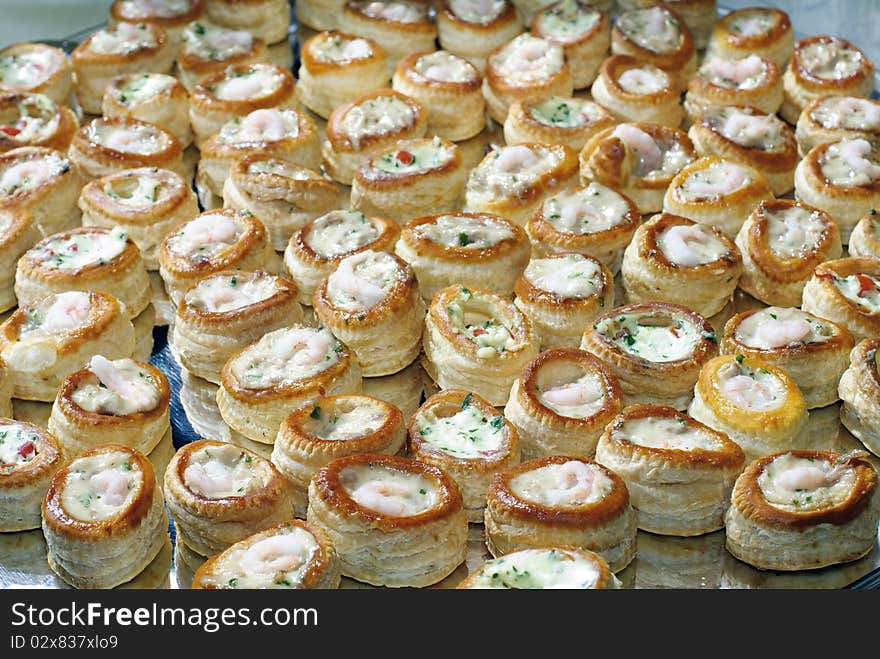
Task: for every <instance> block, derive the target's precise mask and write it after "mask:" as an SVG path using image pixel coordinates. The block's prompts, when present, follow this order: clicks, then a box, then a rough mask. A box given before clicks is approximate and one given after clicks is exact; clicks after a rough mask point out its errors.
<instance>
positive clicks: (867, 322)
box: [801, 257, 880, 342]
mask: <svg viewBox="0 0 880 659" xmlns="http://www.w3.org/2000/svg"><path fill="white" fill-rule="evenodd" d="M878 286H880V259H876V258H872V257H850V258H845V259H835V260H833V261H826V262H825V263H821V264H820V265H818V266H816V269H815V270H814V272H813V276H812V277H811V278H810V279H809V281H807V284H806V286H804V295H803V303H802V304H801V308H802V309H803V310H804V311H806V312H809V313H812V314H815V315H816V316H819V317H820V318H827V319H828V320H831V321H833V322H835V323H837V324H838V325H841V326H843V327H845V328H846V329H848V330H849V331H850V332H851V333H852V335H853V337H854V338H855V340H856V342H858V341H861V340H862V339H869V338H874V337H876V336H878V335H880V305H878V304H877V303H878V302H880V300H878V295H880V292H878V291H880V289H878Z"/></svg>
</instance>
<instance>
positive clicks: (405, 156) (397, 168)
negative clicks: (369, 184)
mask: <svg viewBox="0 0 880 659" xmlns="http://www.w3.org/2000/svg"><path fill="white" fill-rule="evenodd" d="M453 155H454V153H453V151H452V148H451V147H448V146H446V145H444V144H443V143H442V142H441V141H440V138H439V137H435V138H434V139H433V140H419V141H413V142H401V143H400V148H395V149H392V150H391V151H386V152H385V153H383V154H382V155H381V156H379V157H378V158H373V159H372V160H370V161H369V163H370V166H372V167H373V168H375V169H377V170H379V171H381V172H385V173H386V174H394V175H400V174H416V173H419V172H427V171H430V170H432V169H439V168H440V167H443V165H445V164H446V163H447V162H449V161H450V160H451V159H452V157H453Z"/></svg>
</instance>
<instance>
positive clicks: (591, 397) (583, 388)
mask: <svg viewBox="0 0 880 659" xmlns="http://www.w3.org/2000/svg"><path fill="white" fill-rule="evenodd" d="M600 395H601V392H599V391H597V390H596V388H595V387H590V386H588V385H587V383H586V382H583V381H580V380H579V381H577V382H569V383H568V384H561V385H557V386H555V387H550V388H549V389H544V391H543V392H542V393H541V397H542V398H543V399H544V400H545V401H546V402H548V403H550V404H551V405H558V406H560V407H575V406H579V405H587V404H588V403H595V402H596V401H597V400H598V399H599V397H600Z"/></svg>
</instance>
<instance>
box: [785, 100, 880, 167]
mask: <svg viewBox="0 0 880 659" xmlns="http://www.w3.org/2000/svg"><path fill="white" fill-rule="evenodd" d="M795 137H796V138H797V142H798V153H799V154H800V155H801V156H804V155H806V154H807V153H809V152H810V150H811V149H812V148H813V147H815V146H819V145H820V144H827V143H830V142H839V141H840V140H842V139H845V138H856V137H862V138H864V139H866V140H869V141H871V140H874V141H876V140H878V139H880V101H877V100H875V99H872V98H859V97H857V96H822V97H820V98H817V99H816V100H814V101H811V102H810V103H809V105H807V107H805V108H804V109H803V111H802V112H801V114H800V116H799V117H798V120H797V127H796V129H795Z"/></svg>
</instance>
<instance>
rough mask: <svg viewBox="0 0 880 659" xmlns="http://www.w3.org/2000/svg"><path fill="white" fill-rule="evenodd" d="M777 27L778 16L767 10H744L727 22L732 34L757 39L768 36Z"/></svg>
mask: <svg viewBox="0 0 880 659" xmlns="http://www.w3.org/2000/svg"><path fill="white" fill-rule="evenodd" d="M774 25H776V16H775V14H773V13H772V12H770V11H767V10H765V9H760V8H756V9H744V10H741V11H740V12H739V13H738V14H737V15H736V17H734V18H733V19H732V20H730V21H728V22H727V28H728V29H729V30H730V32H731V33H732V34H735V35H737V36H740V37H756V36H758V35H759V34H767V33H769V32H770V31H771V30H772V29H773V26H774Z"/></svg>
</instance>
